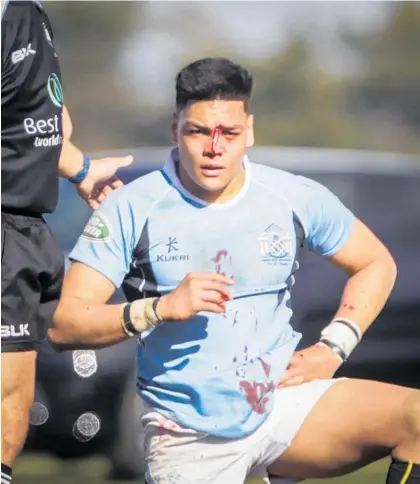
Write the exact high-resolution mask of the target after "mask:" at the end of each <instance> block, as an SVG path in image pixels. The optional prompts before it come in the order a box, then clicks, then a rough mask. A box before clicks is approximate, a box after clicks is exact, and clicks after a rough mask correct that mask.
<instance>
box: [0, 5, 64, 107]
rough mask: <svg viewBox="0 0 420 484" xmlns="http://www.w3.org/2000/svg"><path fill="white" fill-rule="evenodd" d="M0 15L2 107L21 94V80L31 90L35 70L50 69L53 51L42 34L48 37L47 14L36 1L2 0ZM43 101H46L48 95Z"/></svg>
mask: <svg viewBox="0 0 420 484" xmlns="http://www.w3.org/2000/svg"><path fill="white" fill-rule="evenodd" d="M2 4H3V2H2ZM1 15H2V17H1V105H2V107H4V106H7V105H8V104H9V103H11V102H12V101H15V99H16V96H18V95H21V94H20V93H21V90H22V86H24V85H25V84H30V87H31V88H33V89H34V90H35V86H34V84H35V83H36V77H37V75H39V74H37V73H39V72H43V71H44V70H45V71H49V70H50V64H51V57H52V56H55V51H54V50H53V48H52V46H51V45H49V43H48V40H47V38H46V36H50V40H51V39H52V32H51V27H50V24H49V20H48V17H47V16H46V14H45V12H44V10H43V8H42V7H41V6H40V4H38V2H29V1H26V2H16V1H14V2H12V1H10V2H5V3H4V5H2V12H1ZM47 25H48V28H49V30H47ZM44 103H45V104H48V103H49V100H48V97H45V99H44ZM38 109H39V107H38Z"/></svg>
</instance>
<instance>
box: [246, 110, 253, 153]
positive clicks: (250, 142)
mask: <svg viewBox="0 0 420 484" xmlns="http://www.w3.org/2000/svg"><path fill="white" fill-rule="evenodd" d="M254 143H255V137H254V116H253V115H252V114H250V115H249V116H248V122H247V130H246V147H247V148H250V147H251V146H254Z"/></svg>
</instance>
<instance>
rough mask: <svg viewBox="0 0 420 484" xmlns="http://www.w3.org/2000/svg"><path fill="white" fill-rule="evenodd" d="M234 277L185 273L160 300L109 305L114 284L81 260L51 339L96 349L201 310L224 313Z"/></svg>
mask: <svg viewBox="0 0 420 484" xmlns="http://www.w3.org/2000/svg"><path fill="white" fill-rule="evenodd" d="M230 284H232V281H230V280H229V279H227V278H226V277H224V276H222V275H221V274H216V273H194V274H189V275H187V276H186V277H185V278H184V279H183V280H182V281H181V283H180V284H179V286H178V287H177V288H176V289H175V290H174V291H172V292H171V293H169V294H166V295H164V296H162V297H160V298H157V297H153V298H147V299H139V300H137V301H134V302H132V303H130V304H127V303H124V304H107V302H108V300H109V298H110V297H111V296H112V294H113V293H114V291H115V285H114V284H113V283H112V282H111V281H110V280H109V279H107V278H106V277H105V276H104V275H103V274H101V273H100V272H97V271H96V270H94V269H92V268H91V267H89V266H87V265H85V264H82V263H73V264H72V266H71V268H70V270H69V271H68V273H67V274H66V277H65V279H64V284H63V290H62V295H61V299H60V302H59V304H58V307H57V310H56V312H55V314H54V324H53V327H52V329H50V331H49V335H48V336H49V339H50V341H51V342H52V343H53V344H55V345H56V346H58V347H62V348H65V349H69V348H72V349H76V348H86V347H89V348H93V347H94V348H98V347H106V346H110V345H113V344H116V343H118V342H120V341H122V340H124V339H127V338H130V337H132V336H138V335H139V334H141V333H143V332H145V331H150V330H152V329H154V328H156V327H157V326H159V325H160V324H163V322H164V321H165V322H171V321H178V322H179V321H184V320H187V319H190V318H191V317H192V316H194V315H195V314H196V313H197V312H199V311H210V312H215V313H222V312H223V311H224V310H225V303H226V301H227V300H229V299H231V296H230V294H229V292H228V291H227V289H226V285H230Z"/></svg>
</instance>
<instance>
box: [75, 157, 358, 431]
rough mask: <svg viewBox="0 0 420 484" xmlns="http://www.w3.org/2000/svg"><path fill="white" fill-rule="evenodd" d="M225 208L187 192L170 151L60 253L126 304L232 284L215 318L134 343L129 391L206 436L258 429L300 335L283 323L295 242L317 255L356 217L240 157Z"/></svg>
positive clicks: (323, 193)
mask: <svg viewBox="0 0 420 484" xmlns="http://www.w3.org/2000/svg"><path fill="white" fill-rule="evenodd" d="M244 164H245V168H246V181H245V184H244V186H243V188H242V190H241V192H240V193H239V194H238V195H237V196H236V197H235V198H234V199H233V200H231V201H230V202H229V203H226V204H206V203H204V202H203V201H201V200H199V199H197V198H195V197H194V196H192V195H191V194H189V193H188V192H187V191H186V190H185V189H184V188H183V187H182V185H181V184H180V181H179V179H178V177H177V175H176V170H175V164H174V161H173V159H172V155H170V156H169V157H168V160H167V162H166V164H165V166H164V168H163V169H162V170H160V171H155V172H153V173H150V174H148V175H146V176H143V177H141V178H138V179H137V180H135V181H133V182H132V183H130V184H128V185H127V186H125V187H124V188H121V189H119V190H117V191H116V192H114V193H113V194H111V195H110V196H109V197H108V198H107V199H106V200H105V201H104V202H103V203H102V204H101V206H100V208H99V210H98V211H96V212H95V213H94V214H93V215H92V218H91V220H90V221H89V222H88V225H87V226H86V228H85V231H84V233H83V235H82V236H81V237H80V239H79V241H78V242H77V244H76V247H75V248H74V250H73V252H72V253H71V255H70V258H71V259H72V260H74V261H80V262H83V263H84V264H86V265H88V266H90V267H92V268H93V269H95V270H96V271H98V272H100V273H102V274H103V275H104V276H106V277H107V278H108V279H110V280H111V281H112V282H113V283H114V284H115V286H116V287H120V286H121V285H122V287H123V290H124V292H125V294H126V296H127V299H128V300H130V301H132V300H134V299H137V298H141V297H150V296H154V295H160V294H166V293H168V292H170V291H172V290H173V289H174V288H176V286H177V285H178V284H179V283H180V282H181V280H182V279H183V278H184V277H185V275H186V274H187V273H189V272H197V271H216V272H221V273H224V274H226V276H228V277H232V278H233V279H234V285H233V286H232V287H230V288H229V290H230V291H231V293H232V295H233V297H234V300H233V301H230V302H228V303H227V310H226V313H225V314H223V315H220V314H213V313H207V312H202V313H199V314H197V315H196V316H195V317H194V318H192V319H191V320H189V321H187V322H182V323H175V322H168V323H164V324H162V325H161V326H159V327H158V328H156V329H154V330H153V331H151V332H149V333H147V334H143V335H142V336H141V337H140V338H139V340H138V349H137V361H138V383H137V386H138V391H139V393H140V395H141V397H142V398H143V399H144V400H145V401H146V402H147V403H148V404H150V405H151V406H152V407H154V408H155V409H156V410H157V411H158V412H159V413H161V414H162V415H164V416H165V417H168V418H170V419H172V420H174V421H175V422H178V423H179V424H181V425H183V426H185V427H188V428H192V429H194V430H197V431H202V432H206V433H209V434H211V435H215V436H220V437H227V438H236V437H241V436H244V435H247V434H249V433H251V432H253V431H254V430H256V429H257V428H258V427H259V426H260V425H261V424H262V423H263V421H264V420H265V419H266V417H267V416H268V414H269V412H270V411H271V408H272V403H273V392H274V389H275V388H276V386H277V385H278V383H279V381H280V378H281V376H282V374H283V372H284V371H285V369H286V367H287V364H288V362H289V360H290V357H291V356H292V354H293V352H294V350H295V348H296V346H297V344H298V342H299V340H300V338H301V334H300V333H297V332H295V331H293V330H292V328H291V326H290V325H289V321H290V318H291V316H292V310H291V308H290V304H289V300H290V287H291V285H292V283H293V273H294V272H295V271H296V270H297V268H298V262H297V256H298V252H299V248H300V247H301V245H302V243H305V244H307V245H308V246H309V247H310V248H311V249H312V250H314V251H316V252H317V253H319V254H320V255H324V256H329V255H332V254H334V253H336V252H337V251H338V250H339V249H340V248H341V247H342V246H343V245H344V243H345V242H346V241H347V239H348V237H349V235H350V233H351V231H352V228H353V224H354V220H355V217H354V215H353V214H352V213H351V212H350V211H349V210H348V209H347V208H346V207H344V205H343V204H342V203H341V202H340V201H339V200H338V198H337V197H336V196H335V195H333V194H332V193H331V192H330V191H329V190H327V189H326V188H325V187H323V186H322V185H320V184H318V183H316V182H314V181H312V180H310V179H307V178H304V177H302V176H296V175H293V174H291V173H288V172H284V171H281V170H277V169H273V168H269V167H266V166H263V165H258V164H254V163H250V162H249V161H248V160H247V159H245V160H244Z"/></svg>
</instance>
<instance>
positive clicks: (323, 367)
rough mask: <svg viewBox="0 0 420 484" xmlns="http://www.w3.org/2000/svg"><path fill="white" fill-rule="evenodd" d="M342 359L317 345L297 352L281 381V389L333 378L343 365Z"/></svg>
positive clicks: (324, 347) (325, 347)
mask: <svg viewBox="0 0 420 484" xmlns="http://www.w3.org/2000/svg"><path fill="white" fill-rule="evenodd" d="M342 363H343V362H342V360H341V358H340V357H339V356H338V355H337V354H336V353H334V351H332V350H331V349H330V348H328V347H327V346H324V345H320V344H316V345H313V346H310V347H309V348H305V349H304V350H300V351H296V352H295V353H294V354H293V356H292V358H291V359H290V362H289V366H288V367H287V370H286V371H285V372H284V375H283V377H282V379H281V380H280V385H279V387H280V388H284V387H289V386H293V385H301V384H302V383H306V382H309V381H312V380H319V379H324V378H332V376H333V375H334V373H335V372H336V371H337V370H338V368H340V366H341V365H342Z"/></svg>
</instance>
